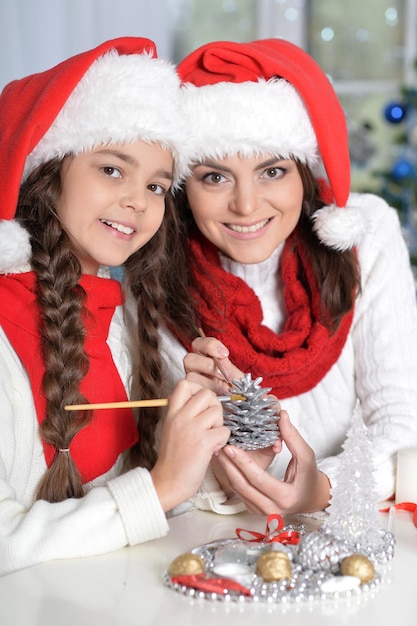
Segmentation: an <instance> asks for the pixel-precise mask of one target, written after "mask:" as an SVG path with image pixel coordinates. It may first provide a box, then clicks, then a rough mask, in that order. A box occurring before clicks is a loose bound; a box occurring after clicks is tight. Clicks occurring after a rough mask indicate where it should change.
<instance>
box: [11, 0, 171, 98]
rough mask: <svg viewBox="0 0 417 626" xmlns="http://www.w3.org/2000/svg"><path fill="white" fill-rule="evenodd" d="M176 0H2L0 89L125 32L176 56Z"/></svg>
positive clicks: (166, 55) (166, 54) (165, 54)
mask: <svg viewBox="0 0 417 626" xmlns="http://www.w3.org/2000/svg"><path fill="white" fill-rule="evenodd" d="M175 1H176V0H0V89H2V88H3V87H4V85H5V84H6V83H8V82H9V81H11V80H13V79H15V78H21V77H22V76H26V75H27V74H32V73H34V72H39V71H42V70H45V69H47V68H49V67H52V66H53V65H55V64H56V63H59V62H60V61H63V60H64V59H65V58H67V57H69V56H72V55H73V54H77V53H78V52H82V51H84V50H88V49H89V48H94V47H95V46H96V45H98V44H100V43H102V42H103V41H105V40H107V39H112V38H114V37H121V36H136V37H148V38H149V39H152V40H153V41H155V43H156V45H157V48H158V51H159V54H160V55H161V56H165V57H169V58H170V57H171V49H172V32H171V31H172V29H171V26H172V21H173V17H174V11H175Z"/></svg>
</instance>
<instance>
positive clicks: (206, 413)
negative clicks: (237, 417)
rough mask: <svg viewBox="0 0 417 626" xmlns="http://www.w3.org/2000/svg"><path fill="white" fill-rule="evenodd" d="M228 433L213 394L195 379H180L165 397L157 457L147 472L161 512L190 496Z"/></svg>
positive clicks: (221, 411) (224, 442) (221, 412)
mask: <svg viewBox="0 0 417 626" xmlns="http://www.w3.org/2000/svg"><path fill="white" fill-rule="evenodd" d="M229 436H230V430H229V429H228V428H226V427H225V426H223V410H222V406H221V404H220V402H219V400H218V399H217V397H216V395H215V394H214V393H213V392H212V391H210V390H209V389H207V388H203V387H201V385H199V384H197V383H195V382H191V381H186V380H181V381H180V382H179V383H178V384H177V386H176V387H175V389H174V391H173V393H172V394H171V396H170V399H169V405H168V410H167V414H166V417H165V421H164V425H163V430H162V437H161V445H160V450H159V455H158V460H157V462H156V464H155V466H154V468H153V469H152V471H151V476H152V480H153V483H154V486H155V489H156V492H157V494H158V497H159V500H160V502H161V505H162V508H163V509H164V511H168V510H170V509H172V508H174V507H175V506H177V505H178V504H180V503H181V502H184V501H185V500H187V499H188V498H190V497H191V496H192V495H194V493H195V492H196V491H197V489H198V488H199V486H200V484H201V483H202V481H203V478H204V476H205V473H206V471H207V468H208V466H209V464H210V461H211V459H212V457H213V454H214V453H216V452H218V451H219V450H220V449H221V448H222V447H223V446H224V445H225V444H226V443H227V440H228V439H229Z"/></svg>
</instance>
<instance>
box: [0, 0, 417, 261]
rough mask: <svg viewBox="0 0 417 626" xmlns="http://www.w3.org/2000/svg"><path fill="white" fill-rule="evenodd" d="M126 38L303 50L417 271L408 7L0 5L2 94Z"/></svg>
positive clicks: (414, 71)
mask: <svg viewBox="0 0 417 626" xmlns="http://www.w3.org/2000/svg"><path fill="white" fill-rule="evenodd" d="M124 35H135V36H143V37H149V38H151V39H153V40H154V41H155V42H156V44H157V47H158V50H159V54H160V56H165V57H168V58H170V59H171V60H172V61H174V62H177V61H179V60H181V58H182V57H183V56H184V55H186V54H187V53H188V52H190V51H191V50H193V49H194V48H196V47H197V46H200V45H201V44H203V43H206V42H208V41H213V40H217V39H228V40H234V41H251V40H253V39H259V38H266V37H283V38H285V39H288V40H290V41H292V42H294V43H296V44H298V45H300V46H301V47H303V48H304V49H305V50H307V51H308V52H309V53H310V54H311V55H312V56H313V58H314V59H315V60H316V61H317V62H318V63H319V64H320V65H321V67H322V68H323V69H324V71H325V72H326V73H327V74H328V76H329V78H330V80H331V81H332V82H333V85H334V87H335V89H336V92H337V93H338V95H339V98H340V100H341V102H342V104H343V107H344V109H345V113H346V119H347V123H348V128H349V134H350V152H351V159H352V188H353V190H358V191H373V192H376V193H378V194H380V195H382V196H383V197H385V198H386V199H387V200H388V202H389V203H390V204H391V205H393V206H395V207H396V208H397V209H398V211H399V213H400V215H401V219H402V223H403V227H404V234H405V237H406V239H407V243H408V245H409V249H410V255H411V258H412V261H413V263H415V264H416V266H417V208H416V207H417V1H416V0H349V1H348V2H342V1H340V0H339V1H338V0H336V1H335V0H0V55H1V59H2V61H1V64H0V89H2V87H3V86H4V85H5V84H6V83H7V82H9V81H10V80H12V79H14V78H20V77H21V76H25V75H27V74H30V73H33V72H38V71H41V70H44V69H47V68H48V67H51V66H52V65H55V64H56V63H58V62H60V61H61V60H63V59H65V58H66V57H68V56H71V55H73V54H76V53H78V52H81V51H83V50H86V49H89V48H92V47H94V46H95V45H98V44H99V43H101V42H102V41H104V40H105V39H110V38H113V37H119V36H124Z"/></svg>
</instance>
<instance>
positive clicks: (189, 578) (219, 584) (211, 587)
mask: <svg viewBox="0 0 417 626" xmlns="http://www.w3.org/2000/svg"><path fill="white" fill-rule="evenodd" d="M171 580H172V582H173V583H178V584H179V585H185V587H191V588H192V589H199V590H200V591H206V592H208V593H221V594H223V595H226V594H227V593H229V592H230V591H237V592H238V593H240V594H242V595H244V596H250V595H251V593H250V590H249V589H248V588H247V587H244V586H243V585H241V584H240V583H238V582H236V581H235V580H232V579H230V578H207V577H206V575H205V574H184V575H183V576H174V577H173V578H171Z"/></svg>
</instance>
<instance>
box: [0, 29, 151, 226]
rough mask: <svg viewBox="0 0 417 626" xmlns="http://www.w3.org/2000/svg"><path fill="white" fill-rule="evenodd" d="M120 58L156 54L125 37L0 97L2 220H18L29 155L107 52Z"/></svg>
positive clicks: (24, 80) (25, 81) (145, 43)
mask: <svg viewBox="0 0 417 626" xmlns="http://www.w3.org/2000/svg"><path fill="white" fill-rule="evenodd" d="M111 49H115V50H117V52H118V53H119V54H142V53H143V52H150V53H153V56H155V57H156V56H157V54H156V47H155V44H154V43H153V42H152V41H151V40H150V39H146V38H139V37H121V38H118V39H113V40H110V41H106V42H104V43H102V44H101V45H99V46H97V47H96V48H94V49H93V50H89V51H87V52H83V53H81V54H78V55H76V56H73V57H71V58H70V59H67V60H66V61H63V62H62V63H60V64H59V65H57V66H55V67H53V68H51V69H50V70H47V71H45V72H40V73H38V74H33V75H31V76H27V77H25V78H22V79H20V80H15V81H13V82H11V83H9V84H8V85H6V87H5V88H4V90H3V92H2V94H1V96H0V124H1V140H0V198H1V200H0V202H1V204H0V218H1V219H11V218H13V217H14V214H15V210H16V202H17V198H18V193H19V186H20V182H21V179H22V173H23V169H24V165H25V161H26V158H27V156H28V155H29V154H30V153H31V152H32V150H33V149H34V148H35V146H36V145H37V144H38V142H39V141H40V140H41V139H42V137H43V136H44V135H45V133H46V132H47V130H48V129H49V128H50V126H51V124H52V123H53V122H54V120H55V118H56V117H57V115H58V114H59V112H60V111H61V109H62V108H63V106H64V104H65V102H66V101H67V99H68V98H69V96H70V95H71V93H72V92H73V90H74V88H75V87H76V85H77V84H78V83H79V81H80V80H81V78H82V77H83V76H84V74H85V73H86V72H87V70H88V69H89V68H90V66H91V65H92V63H94V61H95V60H96V59H97V58H99V57H100V56H102V55H103V54H104V53H105V52H107V51H108V50H111Z"/></svg>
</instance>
